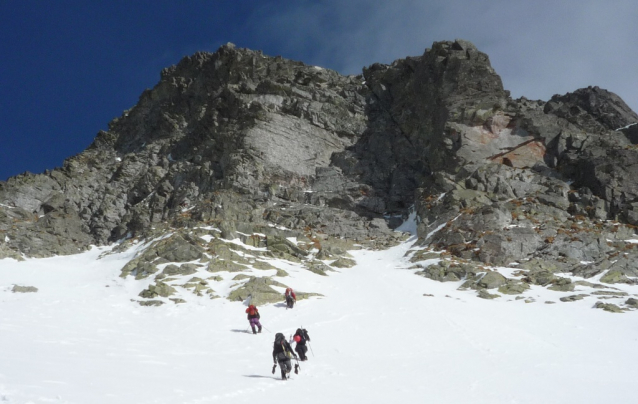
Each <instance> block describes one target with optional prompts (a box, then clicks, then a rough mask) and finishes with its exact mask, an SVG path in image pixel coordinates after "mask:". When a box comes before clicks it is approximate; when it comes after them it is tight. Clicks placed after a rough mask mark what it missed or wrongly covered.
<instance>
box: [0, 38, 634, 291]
mask: <svg viewBox="0 0 638 404" xmlns="http://www.w3.org/2000/svg"><path fill="white" fill-rule="evenodd" d="M636 122H638V115H636V113H634V112H633V111H631V109H630V108H629V107H627V105H626V104H625V103H624V102H623V101H622V100H621V99H620V98H619V97H617V96H616V95H615V94H613V93H610V92H608V91H606V90H603V89H600V88H598V87H589V88H584V89H579V90H576V91H574V92H572V93H568V94H566V95H557V96H554V97H552V99H551V100H549V101H548V102H544V101H533V100H528V99H525V98H521V99H517V100H513V99H511V98H510V96H509V93H508V91H506V90H505V89H504V88H503V85H502V82H501V79H500V77H499V76H498V74H496V72H495V71H494V69H493V68H492V67H491V65H490V62H489V58H488V56H487V55H485V54H484V53H482V52H480V51H479V50H477V48H476V47H475V46H474V45H472V44H471V43H469V42H467V41H463V40H456V41H444V42H436V43H434V44H433V45H432V47H431V48H430V49H426V51H425V53H424V54H423V55H421V56H417V57H407V58H405V59H400V60H397V61H395V62H393V63H392V64H390V65H382V64H373V65H372V66H370V67H368V68H365V69H363V74H362V75H359V76H342V75H340V74H338V73H336V72H334V71H330V70H327V69H322V68H319V67H315V66H307V65H304V64H303V63H300V62H294V61H290V60H285V59H282V58H280V57H268V56H266V55H263V54H262V53H261V52H258V51H251V50H247V49H237V48H235V47H234V46H233V45H232V44H229V45H225V46H222V47H221V48H220V49H219V50H218V51H217V52H215V53H197V54H195V55H193V56H190V57H187V58H184V59H183V60H182V61H180V62H179V63H178V64H177V65H175V66H172V67H170V68H167V69H164V70H163V71H162V73H161V77H160V81H159V83H158V84H157V85H156V86H155V87H154V88H153V89H149V90H146V91H144V92H143V93H142V95H141V96H140V99H139V102H138V103H137V104H136V105H135V106H134V107H133V108H131V109H130V110H128V111H125V112H124V113H123V115H122V116H121V117H119V118H117V119H114V120H113V121H112V122H111V123H110V124H109V129H108V130H107V131H101V132H100V133H98V135H97V136H96V138H95V140H94V142H93V144H92V145H91V146H90V147H89V148H88V149H87V150H85V151H84V152H82V153H80V154H78V155H77V156H74V157H71V158H69V159H67V160H66V161H65V162H64V165H63V167H61V168H59V169H55V170H52V171H47V172H45V173H43V174H39V175H33V174H23V175H20V176H17V177H14V178H10V179H9V180H8V181H6V182H0V258H4V257H12V258H16V259H18V258H21V257H22V255H25V256H33V257H45V256H50V255H55V254H72V253H76V252H78V251H82V250H84V249H87V248H88V247H89V246H90V245H91V244H105V243H109V242H113V241H116V240H121V239H125V238H139V239H151V238H156V237H158V236H162V235H168V234H169V233H171V232H174V230H175V229H188V228H195V227H197V226H201V225H209V226H214V227H215V228H217V229H219V230H220V232H221V234H220V236H221V237H222V238H225V239H235V238H239V239H240V240H242V241H244V242H246V243H247V244H249V245H251V246H253V247H257V248H267V250H268V252H269V254H271V256H277V257H282V258H285V259H289V260H291V261H296V262H302V261H304V262H305V261H306V260H307V259H308V258H307V257H308V253H309V251H310V250H313V249H315V248H316V249H317V250H319V253H318V254H317V256H316V258H317V259H333V262H334V261H337V262H345V261H344V260H340V261H339V259H340V258H341V256H343V252H345V250H346V249H347V248H350V247H351V246H352V245H353V244H354V241H356V242H357V243H358V244H359V245H362V246H365V247H372V248H384V247H387V246H389V245H392V244H394V243H396V242H397V241H398V240H400V239H401V236H400V235H398V234H396V233H393V232H392V230H391V229H392V227H394V226H396V225H397V224H398V223H399V222H400V220H396V219H388V218H392V217H393V218H397V217H401V216H403V217H406V214H407V212H408V209H409V208H410V207H412V206H413V207H414V209H415V210H416V213H417V217H418V236H419V239H420V243H421V245H422V246H431V247H434V248H436V249H437V250H439V251H444V252H445V253H446V254H449V255H451V256H452V257H454V259H455V260H457V262H456V263H454V264H453V265H452V264H449V263H448V264H447V265H446V264H439V265H438V266H436V267H432V266H430V267H428V268H424V270H423V271H421V272H420V274H421V275H423V276H427V277H430V278H432V279H437V280H442V281H456V280H465V281H466V282H469V284H471V285H474V286H473V287H476V288H478V289H481V288H485V287H487V286H478V285H479V283H480V282H481V281H480V280H479V279H478V278H476V274H477V273H478V272H484V271H481V270H477V267H479V266H481V265H488V266H495V265H496V266H498V265H509V264H510V263H512V262H516V263H517V264H519V265H521V268H523V267H524V270H525V271H527V272H526V274H525V277H524V279H526V280H527V282H526V281H522V282H523V283H525V284H530V283H531V284H536V285H543V286H547V287H552V288H554V289H557V290H561V291H569V290H572V289H573V287H574V285H573V284H568V283H566V282H565V281H563V280H561V279H559V278H556V277H554V274H555V273H564V274H573V275H578V276H583V277H585V278H589V277H592V276H596V275H599V274H602V273H604V274H603V279H604V280H601V281H602V282H608V283H610V282H611V283H614V282H623V283H627V284H632V285H633V284H635V283H636V278H637V277H638V269H637V268H636V265H635V262H638V261H637V258H638V248H634V246H635V245H636V244H635V243H633V242H632V241H631V239H632V238H634V237H635V229H636V228H635V225H638V181H637V180H636V178H638V148H637V147H636V146H635V144H638V125H632V124H634V123H636ZM180 234H181V235H179V234H178V235H173V236H169V237H166V238H164V239H163V240H162V241H160V242H159V244H158V245H156V246H154V248H153V249H152V252H150V251H149V252H148V253H144V254H142V255H141V256H139V257H136V258H135V259H134V260H133V261H131V262H130V263H129V264H128V265H127V266H126V267H125V268H123V271H122V274H123V276H127V275H128V274H135V276H136V277H137V278H139V279H142V278H145V277H148V276H150V275H153V274H156V272H158V271H159V269H158V265H161V264H163V263H167V262H177V263H187V262H192V261H197V262H198V265H200V264H201V265H202V266H203V265H207V270H208V271H211V272H219V271H243V270H244V269H245V268H246V267H247V265H249V264H250V265H251V266H252V264H253V263H248V262H246V261H242V260H241V259H240V258H241V257H240V255H241V254H239V253H236V252H233V251H232V250H231V249H230V247H228V246H226V245H225V244H223V243H219V242H216V243H217V244H215V245H214V246H209V245H205V243H204V242H201V241H193V240H187V239H184V238H183V237H186V233H185V232H184V233H180ZM289 237H296V238H297V240H306V241H305V244H304V245H295V244H293V243H291V242H290V241H288V238H289ZM180 238H181V240H180ZM328 240H333V241H334V240H347V241H344V242H343V243H342V244H343V245H336V244H335V245H334V248H335V249H336V250H338V249H343V250H344V251H343V252H341V253H337V256H336V257H335V256H334V254H335V253H334V252H333V251H331V248H332V247H333V246H331V245H329V242H328ZM322 243H323V244H322ZM348 243H349V244H348ZM324 244H325V245H324ZM206 251H210V252H211V253H205V252H206ZM207 254H208V255H207ZM304 265H306V267H307V268H308V269H309V270H311V271H315V272H317V273H321V274H326V271H327V270H328V269H329V267H324V266H322V265H323V264H322V263H321V261H316V262H314V261H311V262H305V263H304ZM179 268H184V266H183V265H182V266H181V267H179ZM186 268H188V267H186ZM263 268H264V269H266V268H265V267H263ZM173 269H174V268H171V270H173ZM191 269H192V270H196V269H193V268H191ZM169 272H170V271H169ZM164 275H165V276H168V275H167V274H164ZM561 282H562V283H561ZM520 285H521V283H518V281H517V282H513V280H512V279H501V280H500V282H496V283H490V284H489V287H490V288H500V289H502V290H503V291H504V292H502V293H505V294H516V293H519V292H522V291H524V290H525V287H524V286H520Z"/></svg>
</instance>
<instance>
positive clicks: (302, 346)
mask: <svg viewBox="0 0 638 404" xmlns="http://www.w3.org/2000/svg"><path fill="white" fill-rule="evenodd" d="M292 339H293V340H294V341H295V342H296V343H297V345H296V346H295V352H297V353H298V354H299V359H300V360H302V361H307V360H308V357H307V356H306V352H308V347H307V346H306V342H310V336H309V335H308V331H306V329H305V328H297V331H296V332H295V335H294V336H293V337H292Z"/></svg>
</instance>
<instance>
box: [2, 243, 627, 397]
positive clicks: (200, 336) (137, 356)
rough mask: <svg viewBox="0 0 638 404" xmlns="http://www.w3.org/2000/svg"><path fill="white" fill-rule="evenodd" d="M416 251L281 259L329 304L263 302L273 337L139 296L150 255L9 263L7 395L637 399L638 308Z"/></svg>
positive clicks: (222, 317)
mask: <svg viewBox="0 0 638 404" xmlns="http://www.w3.org/2000/svg"><path fill="white" fill-rule="evenodd" d="M409 247H410V243H409V242H407V243H405V244H402V245H400V246H397V247H395V248H392V249H390V250H387V251H363V250H362V251H354V252H352V254H353V255H354V256H355V258H356V260H357V262H358V265H357V266H356V267H354V268H350V269H342V270H340V272H337V273H331V274H330V276H328V277H322V276H319V275H316V274H314V273H311V272H309V271H306V270H303V269H301V268H299V267H291V266H290V265H288V264H285V263H283V262H279V263H278V265H280V266H281V267H284V266H286V270H287V271H288V272H289V273H290V275H291V276H290V278H285V279H286V283H287V284H290V285H292V286H293V287H295V289H298V290H308V291H313V292H319V293H322V294H323V295H324V296H325V297H324V298H312V299H310V300H303V301H300V302H299V304H298V305H297V306H296V307H295V308H294V309H293V310H286V308H285V306H284V305H283V304H275V305H268V306H264V307H262V308H261V309H260V312H261V313H262V324H263V325H264V326H265V329H264V333H262V334H259V335H252V334H249V333H247V332H246V331H247V329H248V322H247V321H246V318H245V314H244V310H245V306H244V305H243V304H242V303H238V302H229V301H227V300H225V299H215V300H209V299H207V298H204V297H202V298H198V299H195V300H194V301H190V302H189V303H188V304H179V305H175V304H165V305H163V306H160V307H141V306H139V305H138V304H137V303H136V302H133V301H131V299H137V293H139V290H140V283H139V281H134V280H132V279H131V278H129V279H121V278H119V277H118V276H119V274H120V269H121V267H122V266H123V265H124V263H125V262H127V261H128V260H130V259H131V258H132V256H133V254H134V253H135V252H136V251H135V250H130V251H127V252H125V253H120V254H111V255H106V256H104V257H103V258H101V259H97V258H98V256H99V255H100V254H101V253H102V252H104V251H107V250H108V249H105V248H94V249H93V250H92V251H90V252H87V253H84V254H80V255H76V256H71V257H56V258H49V259H37V260H35V259H31V260H27V261H24V262H16V261H13V260H9V259H5V260H2V261H0V402H2V403H74V404H101V403H109V404H111V403H118V404H151V403H154V404H155V403H170V404H176V403H185V404H186V403H189V404H195V403H255V402H259V403H278V402H281V401H284V400H297V399H303V402H304V403H326V402H329V403H335V404H340V403H344V404H345V403H348V404H352V403H363V402H365V403H391V402H393V403H394V402H425V403H436V404H443V403H455V404H460V403H490V404H496V403H533V404H541V403H543V404H548V403H574V402H578V403H608V402H621V403H629V402H634V400H635V398H634V395H635V394H634V392H633V390H634V384H633V383H634V382H635V378H636V376H637V375H638V372H637V370H636V369H637V365H636V363H638V322H637V321H636V313H635V312H629V313H625V314H612V313H607V312H604V311H602V310H593V309H591V305H592V303H591V301H578V302H573V303H560V304H553V305H548V304H544V303H543V302H544V301H546V300H553V301H556V300H557V296H562V295H560V294H558V292H552V291H547V290H546V289H543V288H538V290H536V289H533V290H532V292H531V293H532V294H534V293H537V298H536V300H537V302H535V303H525V302H524V301H523V300H514V299H512V298H502V299H497V300H493V301H488V300H482V299H478V298H476V296H475V295H474V292H471V293H470V292H468V291H457V290H456V288H457V287H458V286H459V284H458V283H439V282H434V281H431V280H429V279H425V278H422V277H419V276H415V275H414V274H413V272H414V270H410V269H406V268H407V267H409V266H410V263H408V262H407V260H406V258H405V257H404V254H405V253H406V251H407V250H408V249H409ZM138 248H141V246H140V247H138ZM14 284H18V285H29V286H36V287H37V288H38V289H39V291H38V292H37V293H25V294H21V293H12V292H11V288H12V286H13V285H14ZM424 294H427V295H433V296H424ZM191 300H192V299H191ZM299 326H304V327H305V328H307V329H308V331H309V333H310V336H311V338H312V342H311V344H310V345H311V347H312V351H313V352H312V353H310V352H309V353H308V355H309V358H310V360H309V361H308V362H302V363H301V372H300V374H299V375H294V374H293V375H292V380H290V381H286V382H284V381H281V380H279V378H278V372H277V373H275V375H272V374H271V373H270V370H271V368H272V357H271V351H272V342H273V339H274V333H276V332H284V333H285V334H286V335H289V334H292V333H293V332H294V330H295V329H296V328H297V327H299Z"/></svg>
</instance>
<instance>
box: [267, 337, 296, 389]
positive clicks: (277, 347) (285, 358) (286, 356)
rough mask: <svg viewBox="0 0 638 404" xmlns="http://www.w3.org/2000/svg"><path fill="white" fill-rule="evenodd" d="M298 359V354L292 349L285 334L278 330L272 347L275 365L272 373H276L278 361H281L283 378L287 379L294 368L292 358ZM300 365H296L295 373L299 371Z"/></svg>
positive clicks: (280, 366)
mask: <svg viewBox="0 0 638 404" xmlns="http://www.w3.org/2000/svg"><path fill="white" fill-rule="evenodd" d="M292 357H294V358H295V359H297V355H295V353H294V352H293V351H292V348H291V347H290V344H289V343H288V341H286V337H285V336H284V334H282V333H280V332H278V333H277V334H275V343H274V346H273V349H272V360H273V362H274V365H273V367H272V373H275V368H276V367H277V363H279V369H280V370H281V379H282V380H286V379H287V378H288V375H289V374H290V371H291V370H292V364H291V363H290V358H292ZM298 366H299V365H296V366H295V373H297V372H298Z"/></svg>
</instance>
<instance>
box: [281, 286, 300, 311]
mask: <svg viewBox="0 0 638 404" xmlns="http://www.w3.org/2000/svg"><path fill="white" fill-rule="evenodd" d="M284 297H285V298H286V308H287V309H292V307H293V306H294V305H295V303H297V295H295V292H293V290H292V288H287V289H286V293H285V294H284Z"/></svg>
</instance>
